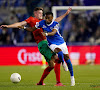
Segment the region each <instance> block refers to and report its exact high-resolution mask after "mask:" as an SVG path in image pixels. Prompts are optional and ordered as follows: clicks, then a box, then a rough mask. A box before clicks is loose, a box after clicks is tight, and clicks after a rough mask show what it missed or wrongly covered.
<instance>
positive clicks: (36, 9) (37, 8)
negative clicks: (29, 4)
mask: <svg viewBox="0 0 100 90" xmlns="http://www.w3.org/2000/svg"><path fill="white" fill-rule="evenodd" d="M38 10H42V11H43V8H42V7H36V8H35V9H34V11H38Z"/></svg>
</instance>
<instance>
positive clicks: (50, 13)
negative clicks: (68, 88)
mask: <svg viewBox="0 0 100 90" xmlns="http://www.w3.org/2000/svg"><path fill="white" fill-rule="evenodd" d="M45 15H52V16H53V13H52V12H46V13H45Z"/></svg>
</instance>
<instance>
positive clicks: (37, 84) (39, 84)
mask: <svg viewBox="0 0 100 90" xmlns="http://www.w3.org/2000/svg"><path fill="white" fill-rule="evenodd" d="M36 85H43V86H44V85H45V83H37V84H36Z"/></svg>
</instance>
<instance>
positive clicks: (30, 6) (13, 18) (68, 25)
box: [0, 0, 100, 45]
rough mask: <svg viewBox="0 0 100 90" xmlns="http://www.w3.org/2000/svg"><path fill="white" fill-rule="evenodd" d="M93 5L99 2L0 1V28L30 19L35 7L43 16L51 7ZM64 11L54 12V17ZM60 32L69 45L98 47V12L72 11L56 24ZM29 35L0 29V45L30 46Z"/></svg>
mask: <svg viewBox="0 0 100 90" xmlns="http://www.w3.org/2000/svg"><path fill="white" fill-rule="evenodd" d="M94 5H95V6H96V5H98V6H99V5H100V0H0V25H5V24H7V25H9V24H13V23H15V22H20V21H23V20H25V19H27V18H28V17H29V16H33V10H34V8H35V7H43V9H44V13H45V12H47V11H51V9H52V6H94ZM65 11H66V10H62V11H58V12H57V16H60V15H62V14H64V13H65ZM60 33H61V34H62V36H63V37H64V39H65V41H66V42H68V43H70V44H74V45H75V44H77V43H78V44H79V43H82V44H83V43H90V44H96V45H100V13H99V11H98V12H96V11H93V10H92V11H90V10H89V11H72V13H70V14H69V15H68V16H67V17H65V18H64V19H63V20H62V21H61V22H60ZM33 42H35V41H34V37H33V35H32V33H31V32H28V31H25V30H19V29H11V28H10V29H5V30H2V29H0V45H16V44H17V43H33Z"/></svg>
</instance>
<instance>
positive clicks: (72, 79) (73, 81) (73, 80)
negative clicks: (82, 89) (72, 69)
mask: <svg viewBox="0 0 100 90" xmlns="http://www.w3.org/2000/svg"><path fill="white" fill-rule="evenodd" d="M71 86H75V78H74V77H72V78H71Z"/></svg>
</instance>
